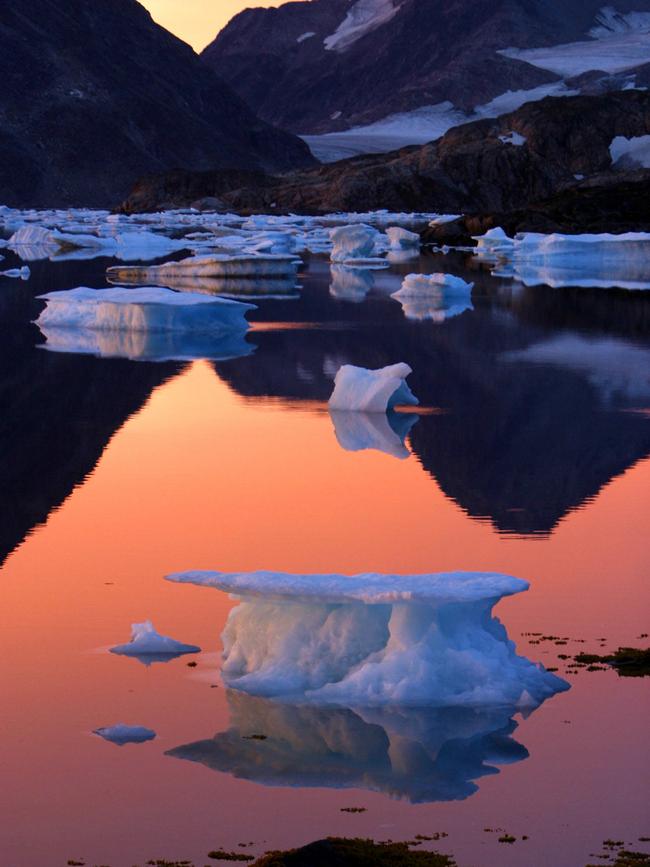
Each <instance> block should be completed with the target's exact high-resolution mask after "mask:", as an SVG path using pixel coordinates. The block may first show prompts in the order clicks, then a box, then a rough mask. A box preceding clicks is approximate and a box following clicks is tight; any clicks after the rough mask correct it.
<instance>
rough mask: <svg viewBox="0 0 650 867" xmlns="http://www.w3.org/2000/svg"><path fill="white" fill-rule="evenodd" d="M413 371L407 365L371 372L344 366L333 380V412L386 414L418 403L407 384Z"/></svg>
mask: <svg viewBox="0 0 650 867" xmlns="http://www.w3.org/2000/svg"><path fill="white" fill-rule="evenodd" d="M412 372H413V371H412V370H411V368H410V367H409V366H408V364H403V363H402V364H391V365H390V366H389V367H384V368H381V369H380V370H368V369H366V368H365V367H354V366H353V365H351V364H344V365H343V367H341V368H340V369H339V371H338V373H337V374H336V377H335V378H334V391H333V393H332V396H331V397H330V400H329V408H330V410H340V411H343V412H347V411H355V412H387V411H388V410H389V409H392V408H393V407H395V406H398V405H400V404H402V405H410V406H417V404H418V403H419V401H418V399H417V398H416V397H415V395H413V394H412V392H411V389H410V388H409V387H408V385H407V384H406V377H407V376H409V375H410V374H411V373H412Z"/></svg>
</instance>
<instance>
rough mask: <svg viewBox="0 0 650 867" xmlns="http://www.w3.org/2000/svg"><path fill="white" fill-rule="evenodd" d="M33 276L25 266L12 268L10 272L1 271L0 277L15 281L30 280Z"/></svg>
mask: <svg viewBox="0 0 650 867" xmlns="http://www.w3.org/2000/svg"><path fill="white" fill-rule="evenodd" d="M0 258H2V257H0ZM31 276H32V272H31V271H30V270H29V268H28V267H27V265H24V266H23V267H22V268H10V269H9V270H8V271H0V277H11V278H12V279H14V280H29V278H30V277H31Z"/></svg>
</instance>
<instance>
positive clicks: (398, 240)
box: [386, 226, 420, 250]
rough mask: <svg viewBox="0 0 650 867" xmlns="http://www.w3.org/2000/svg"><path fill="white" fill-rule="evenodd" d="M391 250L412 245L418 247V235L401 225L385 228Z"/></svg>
mask: <svg viewBox="0 0 650 867" xmlns="http://www.w3.org/2000/svg"><path fill="white" fill-rule="evenodd" d="M386 234H387V235H388V240H389V242H390V249H391V250H408V249H410V248H412V247H416V248H418V249H419V247H420V236H419V235H418V233H417V232H409V230H408V229H403V228H402V227H401V226H390V227H389V228H388V229H386Z"/></svg>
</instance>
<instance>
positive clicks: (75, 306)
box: [36, 286, 254, 360]
mask: <svg viewBox="0 0 650 867" xmlns="http://www.w3.org/2000/svg"><path fill="white" fill-rule="evenodd" d="M39 298H41V299H43V300H44V301H45V302H46V307H45V309H44V310H43V312H42V313H41V315H40V316H39V318H38V319H37V320H36V324H37V325H38V326H39V328H40V330H41V331H42V333H43V334H44V335H45V337H46V338H47V343H46V344H45V346H46V348H47V349H51V350H55V351H59V352H84V353H88V352H90V353H92V354H96V355H100V356H111V357H127V358H133V359H143V360H144V359H147V360H163V359H172V358H178V359H180V360H185V359H191V358H204V357H207V358H228V357H233V356H238V355H246V354H248V352H250V351H251V347H250V346H249V345H248V344H247V343H246V342H245V340H244V339H243V336H244V334H245V333H246V330H247V329H248V322H247V321H246V314H247V312H248V311H249V310H252V309H254V307H253V305H251V304H243V303H240V302H238V301H232V300H230V299H226V298H218V297H210V296H207V295H201V294H198V293H178V292H173V291H172V290H170V289H164V288H162V287H157V286H147V287H142V288H136V289H120V288H110V289H89V288H86V287H83V286H82V287H79V288H77V289H70V290H67V291H61V292H49V293H48V294H46V295H40V296H39Z"/></svg>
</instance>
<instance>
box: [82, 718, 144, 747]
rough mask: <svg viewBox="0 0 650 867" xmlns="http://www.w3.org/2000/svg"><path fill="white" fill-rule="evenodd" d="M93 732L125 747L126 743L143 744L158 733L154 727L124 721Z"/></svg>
mask: <svg viewBox="0 0 650 867" xmlns="http://www.w3.org/2000/svg"><path fill="white" fill-rule="evenodd" d="M93 734H94V735H99V736H100V738H104V740H105V741H110V742H111V743H112V744H116V745H117V746H118V747H123V746H124V745H125V744H143V743H144V742H145V741H152V740H153V739H154V738H155V737H156V733H155V732H154V731H152V729H147V728H145V727H144V726H127V725H125V724H124V723H118V724H117V725H114V726H108V727H106V728H101V729H95V730H94V731H93Z"/></svg>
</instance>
